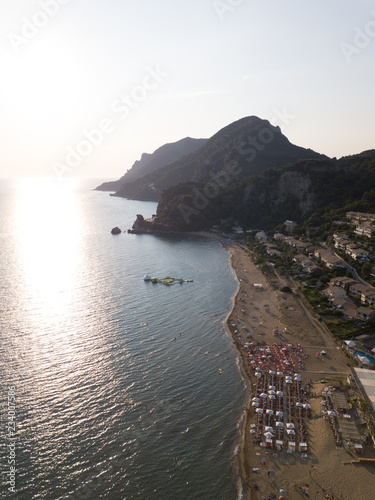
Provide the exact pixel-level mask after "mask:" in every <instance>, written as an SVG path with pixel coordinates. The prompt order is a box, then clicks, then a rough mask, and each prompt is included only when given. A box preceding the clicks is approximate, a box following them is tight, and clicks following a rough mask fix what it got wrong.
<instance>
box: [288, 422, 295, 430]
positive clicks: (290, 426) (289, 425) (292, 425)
mask: <svg viewBox="0 0 375 500" xmlns="http://www.w3.org/2000/svg"><path fill="white" fill-rule="evenodd" d="M286 428H287V429H294V424H293V423H292V422H288V423H287V424H286Z"/></svg>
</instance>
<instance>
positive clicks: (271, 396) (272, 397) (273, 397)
mask: <svg viewBox="0 0 375 500" xmlns="http://www.w3.org/2000/svg"><path fill="white" fill-rule="evenodd" d="M268 397H269V398H270V399H271V400H273V399H276V396H275V395H274V394H270V395H269V396H268Z"/></svg>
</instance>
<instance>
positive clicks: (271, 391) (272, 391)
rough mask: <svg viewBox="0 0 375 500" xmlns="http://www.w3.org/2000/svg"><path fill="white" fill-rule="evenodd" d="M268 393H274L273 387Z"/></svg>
mask: <svg viewBox="0 0 375 500" xmlns="http://www.w3.org/2000/svg"><path fill="white" fill-rule="evenodd" d="M268 394H276V392H275V391H274V390H273V389H271V390H270V391H268Z"/></svg>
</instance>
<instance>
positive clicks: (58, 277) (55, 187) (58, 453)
mask: <svg viewBox="0 0 375 500" xmlns="http://www.w3.org/2000/svg"><path fill="white" fill-rule="evenodd" d="M107 180H108V179H107ZM101 182H102V180H101V179H84V180H82V179H81V180H78V179H64V180H63V182H59V181H57V180H56V179H46V178H24V179H12V180H0V238H1V245H0V255H1V260H0V290H1V292H0V293H1V300H0V380H1V392H0V416H1V419H0V426H1V429H0V444H1V446H0V470H1V474H2V477H1V495H2V498H11V499H13V498H14V499H17V500H23V499H25V500H29V499H100V498H106V499H114V500H116V499H129V500H130V499H142V500H169V499H170V500H172V499H173V500H176V499H179V500H188V499H195V500H198V499H202V500H208V499H215V500H216V499H219V500H222V499H226V500H231V499H236V498H240V497H241V491H240V488H239V482H238V478H237V476H236V471H235V467H234V464H235V463H236V460H235V455H236V452H238V445H239V440H240V437H241V429H240V427H241V417H242V415H243V413H244V407H245V402H246V394H247V392H248V389H247V386H246V381H245V380H244V378H243V376H242V374H241V370H240V367H239V358H238V354H237V352H236V350H235V348H234V345H233V342H232V340H231V338H230V335H229V333H228V331H227V329H226V326H225V319H226V317H227V316H228V314H229V313H230V311H231V309H232V306H233V301H234V296H235V293H236V291H237V288H238V282H237V279H236V277H235V274H234V272H233V269H232V268H231V266H230V260H229V253H228V251H227V250H225V249H224V248H223V247H222V246H221V244H220V243H219V242H217V241H215V240H213V239H208V238H204V237H201V236H195V235H186V236H177V235H173V236H154V235H132V234H128V233H127V232H126V230H127V229H129V228H131V226H132V224H133V222H134V220H135V218H136V215H137V214H142V215H143V216H144V217H150V216H151V215H152V214H154V213H155V211H156V207H157V205H156V203H152V202H140V201H132V200H127V199H123V198H117V197H111V196H109V193H108V192H100V191H95V190H94V188H95V186H97V185H98V184H100V183H101ZM114 226H119V227H120V228H121V229H122V231H123V232H122V233H121V234H119V235H116V236H114V235H112V234H111V232H110V231H111V229H112V228H113V227H114ZM146 273H150V274H151V275H152V276H154V277H158V278H160V279H162V278H164V277H166V276H171V277H175V278H182V279H183V280H192V281H191V282H186V281H184V283H183V284H180V283H176V284H174V285H172V286H165V285H163V284H160V283H156V284H154V283H151V282H145V281H144V280H143V277H144V275H145V274H146Z"/></svg>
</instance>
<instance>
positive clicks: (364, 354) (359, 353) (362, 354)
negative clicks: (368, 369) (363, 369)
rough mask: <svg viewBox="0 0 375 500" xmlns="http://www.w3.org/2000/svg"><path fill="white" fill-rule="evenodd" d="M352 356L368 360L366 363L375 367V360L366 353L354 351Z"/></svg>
mask: <svg viewBox="0 0 375 500" xmlns="http://www.w3.org/2000/svg"><path fill="white" fill-rule="evenodd" d="M354 356H355V357H359V356H364V357H365V358H367V359H368V363H369V364H370V365H373V366H375V358H374V357H373V356H371V354H368V353H367V352H363V351H355V352H354Z"/></svg>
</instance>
